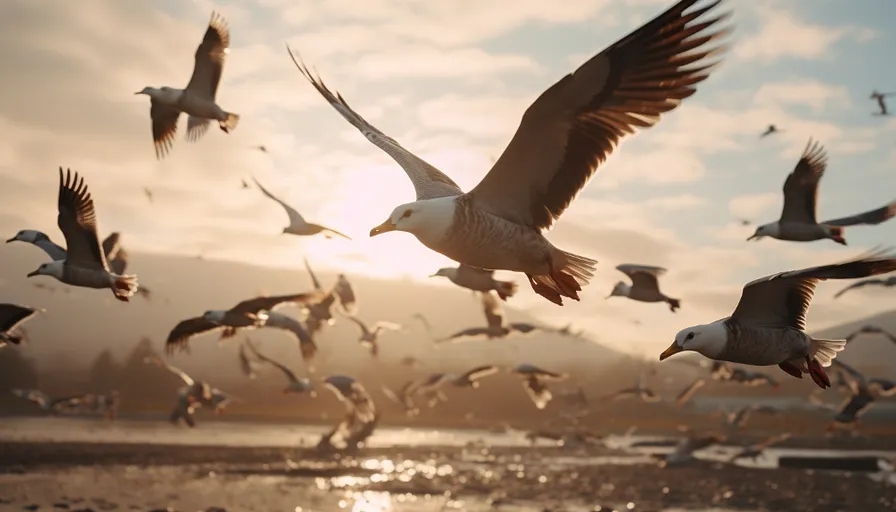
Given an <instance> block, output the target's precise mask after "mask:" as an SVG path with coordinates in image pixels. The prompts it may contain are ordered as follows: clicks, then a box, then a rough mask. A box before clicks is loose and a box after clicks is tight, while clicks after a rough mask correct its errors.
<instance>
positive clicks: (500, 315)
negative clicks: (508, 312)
mask: <svg viewBox="0 0 896 512" xmlns="http://www.w3.org/2000/svg"><path fill="white" fill-rule="evenodd" d="M480 296H481V298H482V312H483V313H484V314H485V321H486V325H488V326H489V327H501V326H502V325H503V324H504V310H503V309H501V304H500V303H499V302H498V299H497V296H496V295H495V294H494V293H492V292H482V293H480Z"/></svg>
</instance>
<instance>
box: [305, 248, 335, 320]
mask: <svg viewBox="0 0 896 512" xmlns="http://www.w3.org/2000/svg"><path fill="white" fill-rule="evenodd" d="M305 269H306V270H308V274H309V275H310V276H311V283H312V284H313V285H314V289H315V290H316V291H317V292H318V293H319V294H320V297H319V298H318V299H317V300H314V301H311V302H309V303H308V304H306V305H305V311H306V313H307V317H306V319H305V324H306V326H307V327H308V332H310V333H311V335H312V336H313V335H315V334H317V332H318V331H320V330H321V329H323V328H324V326H325V325H333V322H334V318H333V304H334V303H335V302H336V299H337V296H336V290H335V289H330V290H329V291H327V292H325V291H324V288H323V286H321V284H320V281H319V280H318V279H317V276H316V275H314V271H313V270H311V264H309V263H308V258H305Z"/></svg>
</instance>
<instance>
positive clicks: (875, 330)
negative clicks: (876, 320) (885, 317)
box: [846, 324, 896, 343]
mask: <svg viewBox="0 0 896 512" xmlns="http://www.w3.org/2000/svg"><path fill="white" fill-rule="evenodd" d="M863 334H880V335H881V336H884V337H886V338H887V339H888V340H890V341H892V342H893V343H896V336H893V334H892V333H890V332H889V331H887V330H886V329H884V328H883V327H880V326H879V325H871V324H867V325H863V326H862V327H860V328H859V329H858V330H856V331H854V332H852V333H851V334H850V335H849V336H847V337H846V342H847V343H849V342H850V341H852V340H854V339H856V338H857V337H859V336H861V335H863Z"/></svg>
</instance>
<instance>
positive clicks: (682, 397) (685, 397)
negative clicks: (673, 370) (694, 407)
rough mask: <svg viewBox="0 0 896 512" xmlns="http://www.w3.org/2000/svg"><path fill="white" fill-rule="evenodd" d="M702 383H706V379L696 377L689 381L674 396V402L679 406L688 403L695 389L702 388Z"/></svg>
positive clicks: (695, 391)
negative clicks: (686, 385)
mask: <svg viewBox="0 0 896 512" xmlns="http://www.w3.org/2000/svg"><path fill="white" fill-rule="evenodd" d="M704 385H706V380H704V379H697V380H695V381H694V382H692V383H690V384H689V385H688V387H686V388H684V389H683V390H681V393H679V394H678V396H677V397H675V404H676V405H678V406H679V407H680V406H682V405H684V404H686V403H688V402H689V401H690V400H691V398H693V396H694V395H695V394H696V393H697V390H699V389H700V388H702V387H703V386H704Z"/></svg>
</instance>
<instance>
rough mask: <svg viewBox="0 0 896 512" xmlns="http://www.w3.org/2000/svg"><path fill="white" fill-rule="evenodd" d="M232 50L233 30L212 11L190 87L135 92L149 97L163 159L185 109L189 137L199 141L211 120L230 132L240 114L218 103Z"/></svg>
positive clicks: (154, 137) (158, 151)
mask: <svg viewBox="0 0 896 512" xmlns="http://www.w3.org/2000/svg"><path fill="white" fill-rule="evenodd" d="M228 53H230V29H229V28H228V27H227V22H226V21H225V20H224V18H223V17H221V16H219V15H218V14H217V13H214V12H213V13H212V17H211V20H210V21H209V24H208V29H207V30H206V31H205V36H204V37H203V38H202V43H201V44H200V45H199V48H197V49H196V63H195V64H194V66H193V76H191V77H190V83H188V84H187V87H186V89H174V88H172V87H160V88H155V87H144V88H143V90H142V91H139V92H135V93H134V94H145V95H147V96H149V102H150V105H151V106H150V110H149V116H150V117H151V118H152V140H153V142H154V143H155V148H156V158H158V159H161V158H163V157H164V156H165V154H166V153H168V151H169V150H170V149H171V147H172V146H173V145H174V137H175V135H177V119H178V118H179V117H180V113H181V112H184V113H186V114H187V115H188V117H187V140H189V141H191V142H195V141H197V140H199V138H200V137H202V136H203V135H204V134H205V132H206V131H208V125H209V121H212V120H214V121H218V126H219V127H220V128H221V130H222V131H223V132H224V133H230V132H231V131H232V130H233V129H234V128H236V125H237V123H239V120H240V116H239V115H237V114H234V113H232V112H226V111H225V110H223V109H222V108H221V107H219V106H218V104H217V103H215V95H216V94H217V92H218V83H219V82H220V81H221V71H223V69H224V60H225V58H226V57H227V54H228Z"/></svg>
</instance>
